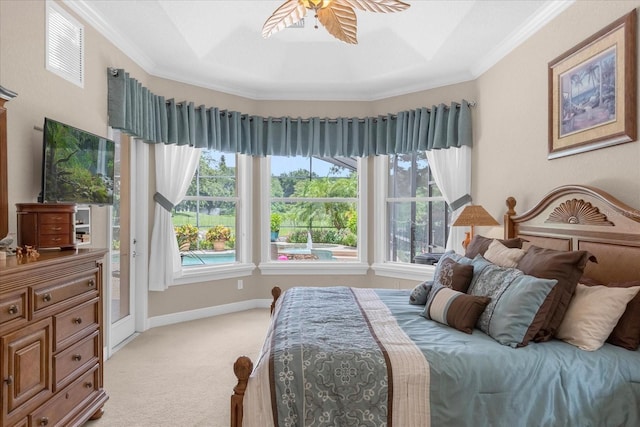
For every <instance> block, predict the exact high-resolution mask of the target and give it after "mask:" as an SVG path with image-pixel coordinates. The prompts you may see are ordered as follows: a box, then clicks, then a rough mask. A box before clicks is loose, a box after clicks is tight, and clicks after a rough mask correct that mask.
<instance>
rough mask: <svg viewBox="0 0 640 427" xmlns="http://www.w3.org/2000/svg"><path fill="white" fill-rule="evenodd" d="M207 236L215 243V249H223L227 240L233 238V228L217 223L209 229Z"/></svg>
mask: <svg viewBox="0 0 640 427" xmlns="http://www.w3.org/2000/svg"><path fill="white" fill-rule="evenodd" d="M206 237H207V240H208V241H210V242H211V243H212V244H213V250H214V251H223V250H224V247H225V244H226V242H227V241H228V240H229V239H230V238H231V229H230V228H229V227H227V226H224V225H216V226H214V227H211V228H210V229H209V230H207V235H206Z"/></svg>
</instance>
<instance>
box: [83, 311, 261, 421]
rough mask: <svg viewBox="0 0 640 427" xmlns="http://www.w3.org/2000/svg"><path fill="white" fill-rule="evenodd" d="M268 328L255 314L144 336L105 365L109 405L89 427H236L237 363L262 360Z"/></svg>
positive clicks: (233, 315) (171, 327)
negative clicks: (232, 407)
mask: <svg viewBox="0 0 640 427" xmlns="http://www.w3.org/2000/svg"><path fill="white" fill-rule="evenodd" d="M268 327H269V310H268V309H254V310H247V311H243V312H238V313H231V314H225V315H220V316H214V317H210V318H207V319H200V320H194V321H191V322H184V323H180V324H176V325H169V326H163V327H158V328H153V329H150V330H148V331H146V332H144V333H142V334H140V335H139V336H138V337H136V338H135V339H134V340H133V341H131V342H130V343H128V344H127V345H126V346H124V347H123V348H122V349H120V350H119V351H117V352H116V353H115V354H114V355H113V356H112V357H111V358H110V359H109V360H107V361H106V362H105V373H104V382H105V384H104V386H105V390H106V392H107V394H108V395H109V400H108V401H107V403H106V404H105V407H104V409H105V413H104V415H103V416H102V418H100V419H99V420H95V421H89V422H88V423H87V424H85V427H164V426H166V427H178V426H179V427H225V426H229V416H230V415H229V398H230V396H231V393H232V391H233V387H234V386H235V385H236V383H237V380H236V377H235V375H234V374H233V363H234V362H235V360H236V359H237V358H238V356H242V355H246V356H249V357H250V358H251V360H253V361H255V360H256V359H257V356H258V354H259V352H260V348H261V347H262V342H263V340H264V338H265V336H266V333H267V328H268Z"/></svg>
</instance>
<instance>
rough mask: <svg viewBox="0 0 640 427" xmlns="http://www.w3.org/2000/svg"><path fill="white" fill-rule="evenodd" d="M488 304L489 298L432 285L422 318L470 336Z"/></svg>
mask: <svg viewBox="0 0 640 427" xmlns="http://www.w3.org/2000/svg"><path fill="white" fill-rule="evenodd" d="M490 302H491V298H489V297H480V296H472V295H467V294H463V293H461V292H457V291H454V290H453V289H449V288H446V287H444V286H441V285H438V284H434V285H433V289H432V290H431V293H430V294H429V299H428V300H427V304H426V305H425V307H424V311H423V312H422V316H424V317H426V318H427V319H431V320H435V321H436V322H438V323H442V324H445V325H449V326H451V327H452V328H456V329H457V330H459V331H461V332H464V333H467V334H470V333H472V332H473V329H474V326H475V324H476V322H477V321H478V318H479V317H480V315H481V314H482V312H483V311H484V309H485V308H486V307H487V304H489V303H490Z"/></svg>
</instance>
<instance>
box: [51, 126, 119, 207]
mask: <svg viewBox="0 0 640 427" xmlns="http://www.w3.org/2000/svg"><path fill="white" fill-rule="evenodd" d="M43 133H44V135H43V142H42V145H43V149H42V193H41V194H40V202H44V203H55V202H67V203H69V202H72V203H78V204H96V205H112V204H113V179H114V161H115V143H114V142H113V141H111V140H109V139H106V138H103V137H101V136H98V135H94V134H92V133H89V132H85V131H83V130H80V129H77V128H75V127H73V126H69V125H67V124H64V123H60V122H58V121H55V120H52V119H50V118H45V119H44V132H43Z"/></svg>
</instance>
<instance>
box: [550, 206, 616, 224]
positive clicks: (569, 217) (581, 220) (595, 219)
mask: <svg viewBox="0 0 640 427" xmlns="http://www.w3.org/2000/svg"><path fill="white" fill-rule="evenodd" d="M546 222H561V223H563V224H585V225H609V226H613V225H614V224H613V222H611V221H609V220H608V219H607V216H606V215H605V214H603V213H601V212H600V209H598V208H597V207H595V206H593V205H592V204H591V203H589V202H585V201H584V200H582V199H571V200H567V201H566V202H564V203H561V204H560V205H559V206H558V207H556V208H555V209H554V210H553V212H551V213H550V214H549V217H548V218H547V221H546Z"/></svg>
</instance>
